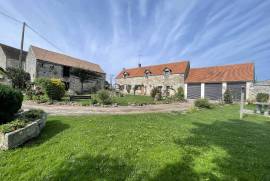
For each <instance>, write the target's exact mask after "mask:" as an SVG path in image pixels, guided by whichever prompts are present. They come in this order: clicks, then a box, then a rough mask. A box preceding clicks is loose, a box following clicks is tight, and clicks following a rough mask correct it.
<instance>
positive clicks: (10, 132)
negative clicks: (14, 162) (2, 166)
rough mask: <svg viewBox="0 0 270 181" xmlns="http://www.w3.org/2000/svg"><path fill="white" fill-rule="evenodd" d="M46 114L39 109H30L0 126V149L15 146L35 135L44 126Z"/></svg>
mask: <svg viewBox="0 0 270 181" xmlns="http://www.w3.org/2000/svg"><path fill="white" fill-rule="evenodd" d="M46 119H47V114H46V113H45V112H43V111H41V110H30V111H26V112H24V113H22V114H20V115H19V116H18V117H17V119H16V120H14V121H12V122H10V123H7V124H3V125H1V126H0V149H1V150H8V149H12V148H16V147H18V146H20V145H21V144H23V143H25V142H26V141H28V140H30V139H32V138H34V137H37V136H38V135H39V134H40V132H41V130H42V129H43V128H44V127H45V124H46Z"/></svg>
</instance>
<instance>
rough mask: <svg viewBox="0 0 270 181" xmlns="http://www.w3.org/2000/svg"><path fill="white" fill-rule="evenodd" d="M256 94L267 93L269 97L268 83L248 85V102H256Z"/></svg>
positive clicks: (269, 85) (269, 84)
mask: <svg viewBox="0 0 270 181" xmlns="http://www.w3.org/2000/svg"><path fill="white" fill-rule="evenodd" d="M258 93H267V94H269V95H270V81H261V82H257V83H254V84H251V85H250V89H249V94H248V95H249V100H250V101H252V102H254V101H256V96H257V94H258Z"/></svg>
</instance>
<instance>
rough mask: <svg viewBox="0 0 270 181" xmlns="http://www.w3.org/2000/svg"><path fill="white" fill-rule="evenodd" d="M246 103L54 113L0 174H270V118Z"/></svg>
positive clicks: (6, 156) (5, 158)
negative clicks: (245, 111) (242, 108)
mask: <svg viewBox="0 0 270 181" xmlns="http://www.w3.org/2000/svg"><path fill="white" fill-rule="evenodd" d="M238 111H239V106H224V107H220V108H215V109H214V110H204V111H196V112H193V113H187V114H181V113H177V112H174V113H167V114H165V113H160V114H141V115H114V116H111V115H108V116H106V115H96V116H82V117H70V116H69V117H62V116H50V117H49V120H48V122H47V126H46V128H45V129H44V131H43V132H42V134H41V136H40V137H39V138H36V139H34V140H32V141H30V142H29V143H27V144H26V145H24V146H23V147H21V148H18V149H15V150H12V151H6V152H3V151H2V152H0V180H1V181H4V180H270V119H267V118H264V117H262V116H261V117H260V116H247V117H245V118H244V120H239V119H238V117H239V114H238Z"/></svg>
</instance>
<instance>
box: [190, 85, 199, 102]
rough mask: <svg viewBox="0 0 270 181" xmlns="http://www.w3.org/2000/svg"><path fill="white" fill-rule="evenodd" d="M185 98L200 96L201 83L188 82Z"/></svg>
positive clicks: (197, 97)
mask: <svg viewBox="0 0 270 181" xmlns="http://www.w3.org/2000/svg"><path fill="white" fill-rule="evenodd" d="M187 98H188V99H199V98H201V84H188V85H187Z"/></svg>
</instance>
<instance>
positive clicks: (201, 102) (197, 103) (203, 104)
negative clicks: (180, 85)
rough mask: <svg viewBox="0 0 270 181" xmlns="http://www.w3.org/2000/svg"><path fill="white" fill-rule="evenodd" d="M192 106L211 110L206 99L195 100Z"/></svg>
mask: <svg viewBox="0 0 270 181" xmlns="http://www.w3.org/2000/svg"><path fill="white" fill-rule="evenodd" d="M194 104H195V106H196V107H198V108H206V109H211V108H212V105H211V104H210V102H209V101H208V99H197V100H196V101H195V103H194Z"/></svg>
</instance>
